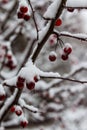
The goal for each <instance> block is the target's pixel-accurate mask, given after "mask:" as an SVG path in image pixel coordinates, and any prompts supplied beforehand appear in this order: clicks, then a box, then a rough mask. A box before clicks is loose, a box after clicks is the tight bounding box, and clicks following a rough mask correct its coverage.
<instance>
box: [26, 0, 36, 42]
mask: <svg viewBox="0 0 87 130" xmlns="http://www.w3.org/2000/svg"><path fill="white" fill-rule="evenodd" d="M28 2H29V5H30V7H31V10H32V16H33V21H34V24H35V28H36V32H37V40H38V39H39V36H38V32H39V30H38V27H37V23H36V19H35V11H34V9H33V7H32V4H31V2H30V0H28Z"/></svg>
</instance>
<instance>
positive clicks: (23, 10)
mask: <svg viewBox="0 0 87 130" xmlns="http://www.w3.org/2000/svg"><path fill="white" fill-rule="evenodd" d="M20 11H21V12H22V13H27V11H28V7H26V6H21V7H20Z"/></svg>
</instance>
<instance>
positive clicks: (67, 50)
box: [63, 43, 72, 55]
mask: <svg viewBox="0 0 87 130" xmlns="http://www.w3.org/2000/svg"><path fill="white" fill-rule="evenodd" d="M63 50H64V52H65V53H66V54H68V55H69V54H70V53H71V52H72V46H71V45H70V44H69V43H66V44H65V47H64V48H63Z"/></svg>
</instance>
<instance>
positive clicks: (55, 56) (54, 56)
mask: <svg viewBox="0 0 87 130" xmlns="http://www.w3.org/2000/svg"><path fill="white" fill-rule="evenodd" d="M56 58H57V54H56V53H55V52H54V51H52V52H50V54H49V60H50V61H51V62H54V61H55V60H56Z"/></svg>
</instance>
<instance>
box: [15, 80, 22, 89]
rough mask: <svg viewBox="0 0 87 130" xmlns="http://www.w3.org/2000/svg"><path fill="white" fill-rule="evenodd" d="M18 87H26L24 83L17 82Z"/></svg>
mask: <svg viewBox="0 0 87 130" xmlns="http://www.w3.org/2000/svg"><path fill="white" fill-rule="evenodd" d="M16 86H17V88H19V89H22V88H23V87H24V83H23V82H17V84H16Z"/></svg>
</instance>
